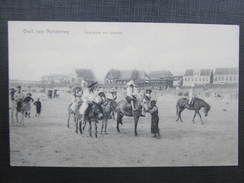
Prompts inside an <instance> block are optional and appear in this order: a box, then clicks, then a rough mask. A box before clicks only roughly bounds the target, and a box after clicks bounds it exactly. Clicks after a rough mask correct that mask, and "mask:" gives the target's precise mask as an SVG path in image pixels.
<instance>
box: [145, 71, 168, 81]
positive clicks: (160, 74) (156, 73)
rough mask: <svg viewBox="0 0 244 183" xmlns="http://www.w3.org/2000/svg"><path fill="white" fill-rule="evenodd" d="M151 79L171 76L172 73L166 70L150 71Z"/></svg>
mask: <svg viewBox="0 0 244 183" xmlns="http://www.w3.org/2000/svg"><path fill="white" fill-rule="evenodd" d="M149 77H150V78H151V79H163V78H168V77H173V74H172V73H171V72H170V71H168V70H161V71H152V72H150V73H149Z"/></svg>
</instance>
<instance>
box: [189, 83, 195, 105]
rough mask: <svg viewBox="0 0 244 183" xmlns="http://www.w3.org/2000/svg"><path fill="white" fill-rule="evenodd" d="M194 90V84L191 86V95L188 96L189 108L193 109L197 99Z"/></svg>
mask: <svg viewBox="0 0 244 183" xmlns="http://www.w3.org/2000/svg"><path fill="white" fill-rule="evenodd" d="M194 89H195V85H194V84H192V85H191V88H190V90H189V95H188V97H189V100H188V108H191V107H192V106H193V104H194V99H195V97H196V93H195V90H194Z"/></svg>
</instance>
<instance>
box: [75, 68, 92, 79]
mask: <svg viewBox="0 0 244 183" xmlns="http://www.w3.org/2000/svg"><path fill="white" fill-rule="evenodd" d="M75 72H76V76H77V77H78V78H83V79H84V80H87V81H95V80H96V77H95V75H94V73H93V72H92V70H90V69H76V71H75Z"/></svg>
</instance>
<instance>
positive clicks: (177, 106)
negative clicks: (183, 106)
mask: <svg viewBox="0 0 244 183" xmlns="http://www.w3.org/2000/svg"><path fill="white" fill-rule="evenodd" d="M178 113H179V105H178V102H177V103H176V116H177V115H178Z"/></svg>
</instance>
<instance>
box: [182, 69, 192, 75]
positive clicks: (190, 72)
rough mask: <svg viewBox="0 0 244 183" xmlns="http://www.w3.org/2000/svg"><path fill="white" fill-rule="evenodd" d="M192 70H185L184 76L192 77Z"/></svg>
mask: <svg viewBox="0 0 244 183" xmlns="http://www.w3.org/2000/svg"><path fill="white" fill-rule="evenodd" d="M193 73H194V70H193V69H187V70H186V72H185V74H184V76H193Z"/></svg>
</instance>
